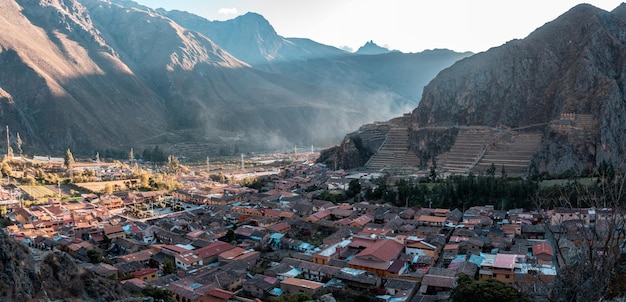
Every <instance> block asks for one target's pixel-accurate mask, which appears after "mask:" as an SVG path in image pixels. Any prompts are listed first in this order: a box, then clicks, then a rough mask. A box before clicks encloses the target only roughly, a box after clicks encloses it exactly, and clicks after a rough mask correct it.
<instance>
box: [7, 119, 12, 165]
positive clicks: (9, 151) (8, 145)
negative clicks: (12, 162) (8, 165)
mask: <svg viewBox="0 0 626 302" xmlns="http://www.w3.org/2000/svg"><path fill="white" fill-rule="evenodd" d="M6 126H7V158H8V157H9V155H10V154H11V143H10V141H9V125H6Z"/></svg>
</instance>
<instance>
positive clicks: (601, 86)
mask: <svg viewBox="0 0 626 302" xmlns="http://www.w3.org/2000/svg"><path fill="white" fill-rule="evenodd" d="M623 6H624V5H622V6H621V7H620V8H618V9H616V11H615V12H606V11H603V10H601V9H598V8H595V7H593V6H590V5H585V4H582V5H578V6H576V7H574V8H572V9H571V10H570V11H568V12H567V13H565V14H563V15H562V16H560V17H559V18H557V19H556V20H554V21H552V22H549V23H547V24H546V25H544V26H543V27H541V28H539V29H537V30H536V31H535V32H533V33H532V34H531V35H529V36H528V37H527V38H525V39H523V40H517V41H511V42H509V43H507V44H505V45H502V46H500V47H497V48H493V49H490V50H489V51H487V52H484V53H480V54H477V55H474V56H472V57H470V58H466V59H464V60H461V61H459V62H458V63H456V64H454V65H453V66H452V67H450V68H448V69H446V70H444V71H443V72H441V73H440V74H439V75H438V76H437V77H436V78H435V79H434V80H433V81H432V82H431V83H429V85H428V86H427V87H425V89H424V94H423V98H422V101H421V103H420V105H419V107H418V108H417V109H415V110H414V112H413V115H414V117H415V120H416V122H417V123H418V125H419V126H420V127H429V126H454V125H483V126H492V127H497V126H505V127H511V128H520V127H527V126H532V125H546V126H547V127H546V128H545V134H544V140H543V144H542V146H541V148H540V150H539V152H538V153H537V156H536V157H535V162H536V164H537V165H538V167H539V169H540V170H544V171H551V172H555V173H559V172H563V171H564V170H566V169H569V168H577V169H579V170H580V169H582V168H585V167H592V166H595V165H597V164H598V163H599V162H601V161H602V160H611V161H614V162H617V161H618V160H619V158H620V156H621V155H622V154H624V151H626V149H625V147H626V145H625V144H624V142H625V141H624V139H625V138H626V137H624V135H625V133H626V132H625V131H624V130H625V129H624V127H625V126H624V125H626V124H625V123H624V122H625V120H624V116H626V115H625V113H626V111H625V109H626V108H624V95H625V93H624V92H625V91H624V84H626V74H625V73H624V71H625V69H626V64H625V63H624V56H625V53H626V44H625V43H624V42H625V41H626V40H625V38H626V19H625V18H624V17H622V15H621V14H620V13H619V11H622V10H623V9H624V8H623ZM563 114H574V115H578V116H585V115H588V116H590V117H591V120H590V121H588V123H589V124H591V126H589V125H578V128H579V129H581V130H583V131H582V132H581V133H579V135H574V133H570V132H568V133H565V132H563V131H561V130H559V129H558V126H549V127H548V125H550V124H551V123H554V122H555V121H558V120H560V119H561V118H562V116H563Z"/></svg>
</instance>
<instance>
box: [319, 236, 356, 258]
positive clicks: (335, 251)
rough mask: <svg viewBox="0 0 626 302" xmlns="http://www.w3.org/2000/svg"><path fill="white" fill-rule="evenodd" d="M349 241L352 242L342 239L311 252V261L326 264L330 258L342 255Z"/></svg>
mask: <svg viewBox="0 0 626 302" xmlns="http://www.w3.org/2000/svg"><path fill="white" fill-rule="evenodd" d="M350 243H352V241H351V240H343V241H341V242H338V243H335V244H333V245H331V246H329V247H327V248H325V249H323V250H321V251H319V252H317V253H315V254H313V263H317V264H328V262H329V261H330V260H331V259H337V258H339V257H340V256H341V255H343V254H344V253H345V252H346V251H347V250H348V246H349V245H350Z"/></svg>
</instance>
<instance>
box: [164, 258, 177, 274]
mask: <svg viewBox="0 0 626 302" xmlns="http://www.w3.org/2000/svg"><path fill="white" fill-rule="evenodd" d="M175 272H176V267H175V266H174V262H173V261H172V260H170V259H165V260H163V275H169V274H173V273H175Z"/></svg>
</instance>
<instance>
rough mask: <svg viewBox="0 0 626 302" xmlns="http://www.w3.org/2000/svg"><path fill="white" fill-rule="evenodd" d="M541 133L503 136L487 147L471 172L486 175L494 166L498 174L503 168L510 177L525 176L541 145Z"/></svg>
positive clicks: (511, 133) (509, 133)
mask: <svg viewBox="0 0 626 302" xmlns="http://www.w3.org/2000/svg"><path fill="white" fill-rule="evenodd" d="M541 137H542V134H541V133H516V132H508V133H506V134H501V135H500V136H499V139H497V140H495V141H494V142H493V143H492V144H491V145H489V146H487V148H486V151H485V154H484V155H483V156H482V158H481V159H480V160H479V161H478V163H477V164H476V166H475V167H474V168H473V169H472V170H471V171H472V172H473V173H474V174H480V173H483V174H484V173H486V171H487V170H488V169H489V168H490V167H491V165H492V164H493V165H494V166H495V167H496V173H500V171H502V167H504V170H505V171H506V173H507V175H509V176H523V175H526V174H527V172H528V166H529V165H530V162H531V160H532V158H533V155H534V154H535V152H537V149H538V148H539V145H540V143H541Z"/></svg>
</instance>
